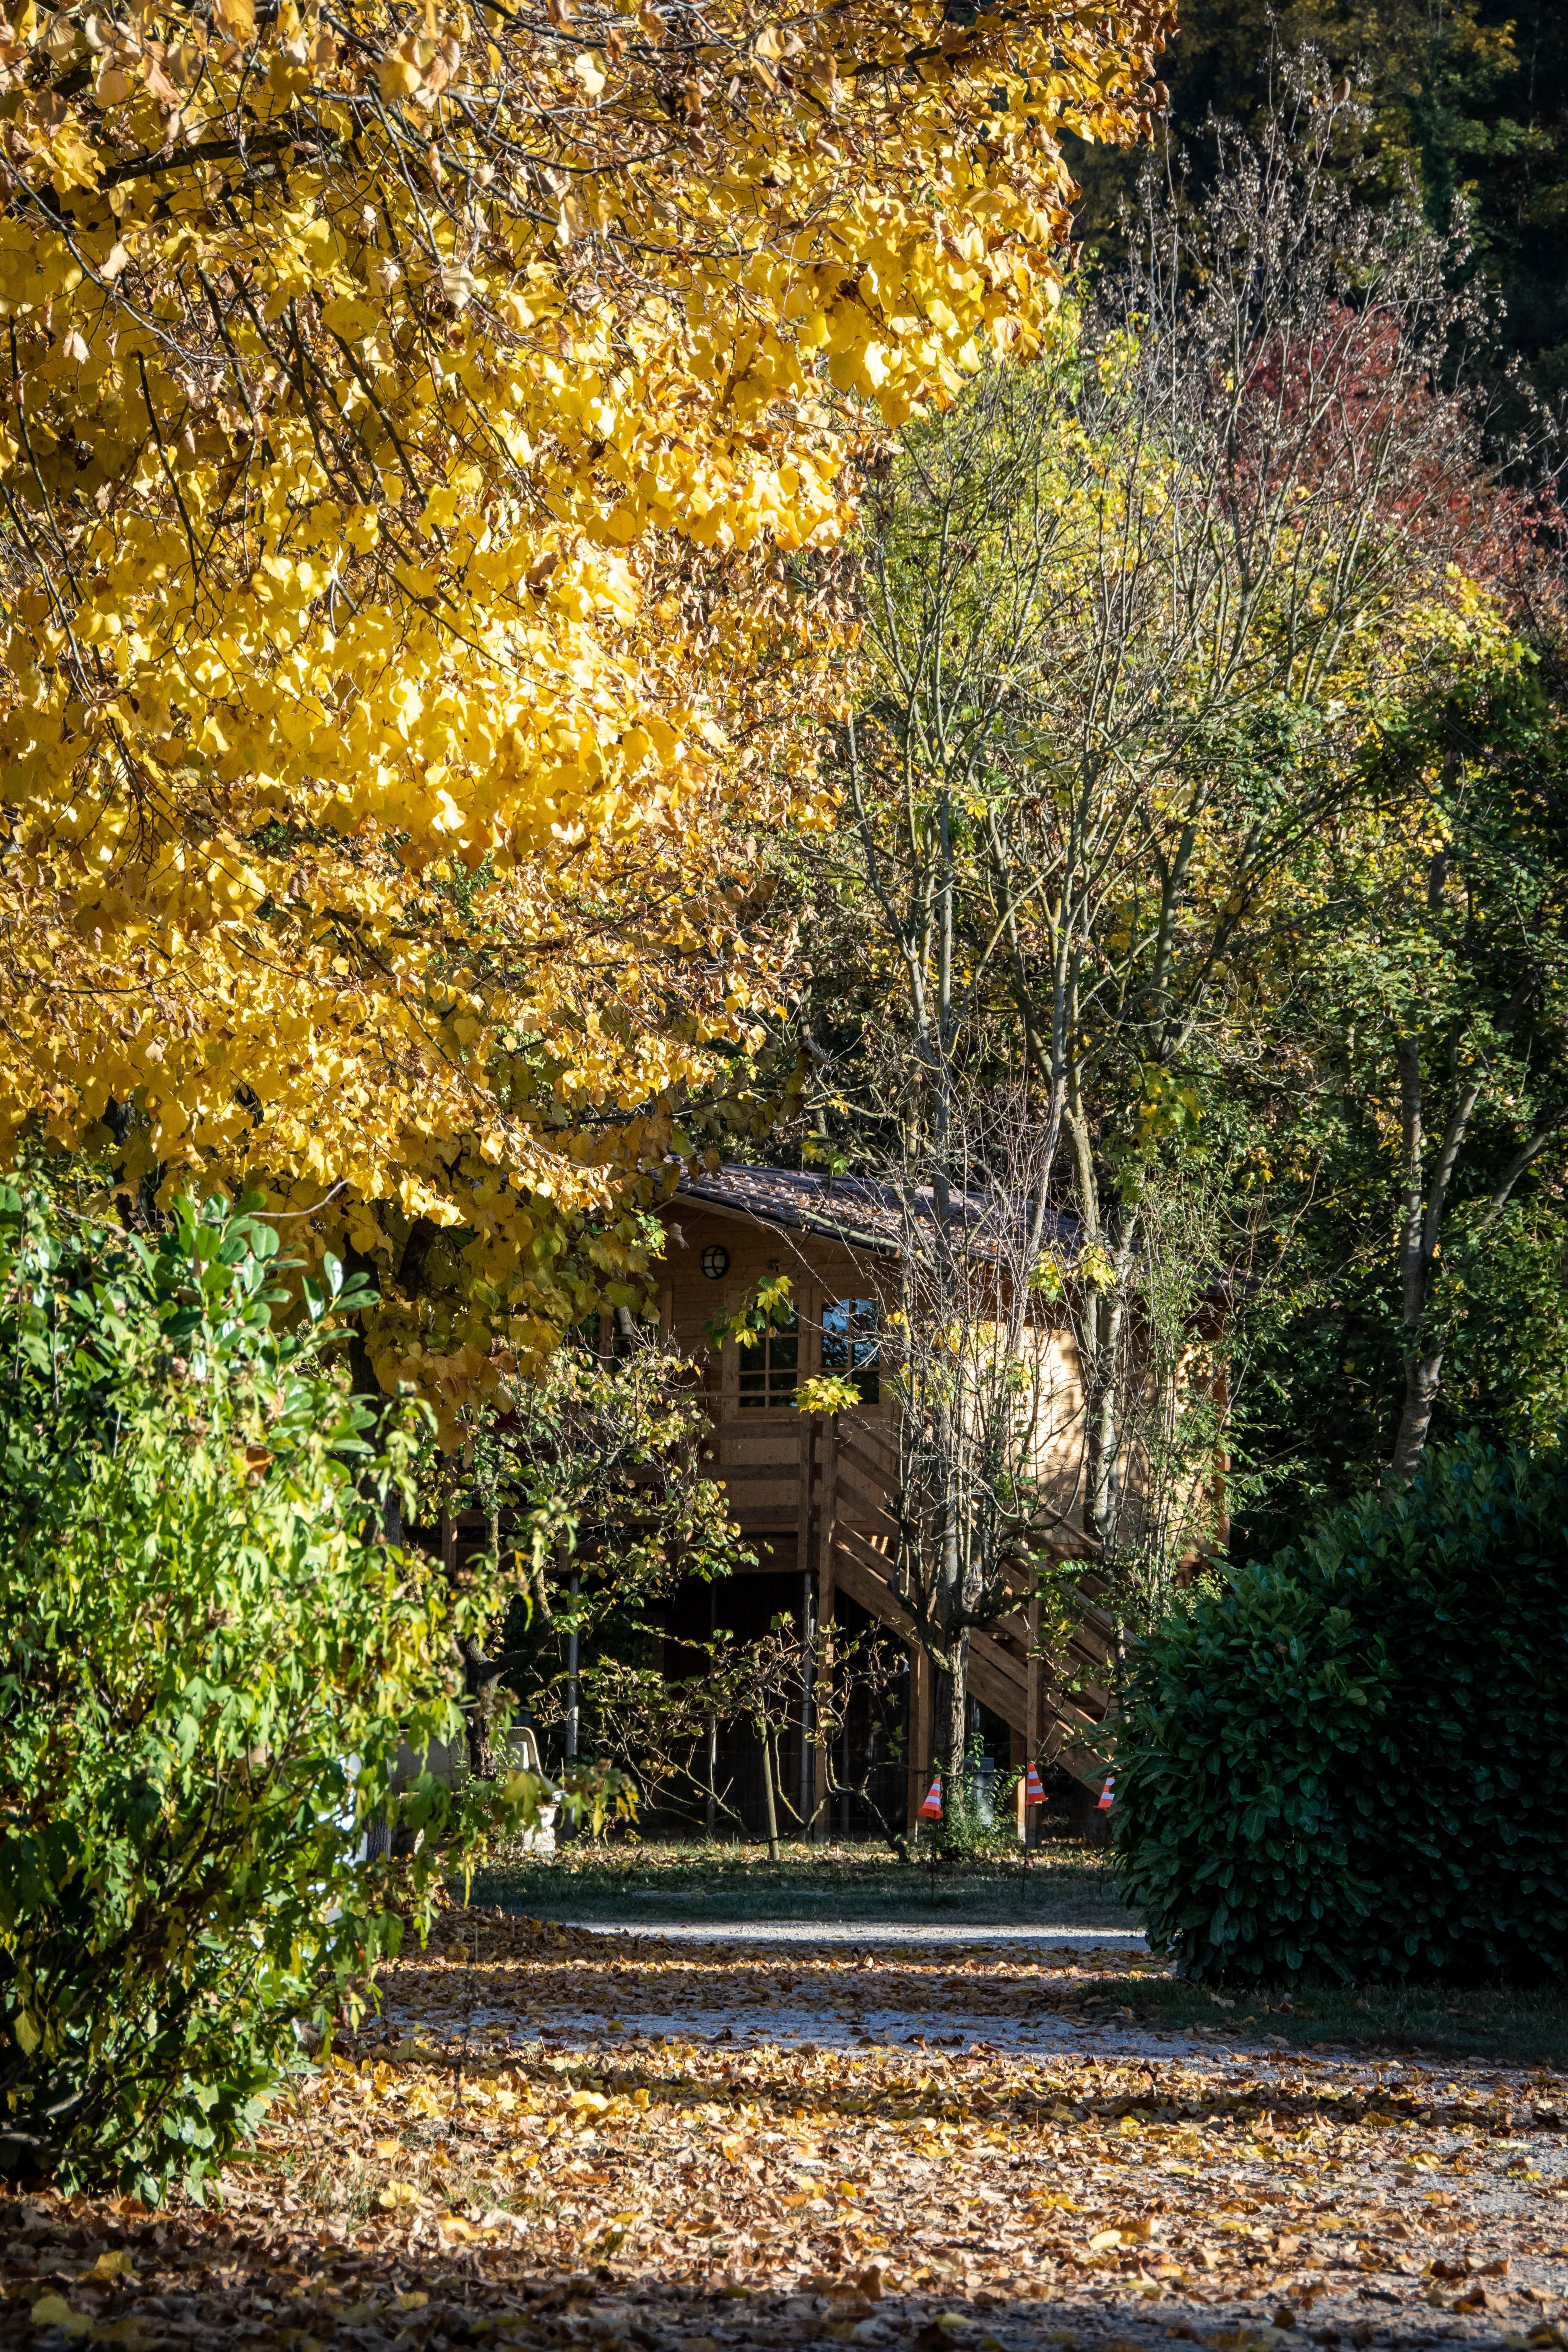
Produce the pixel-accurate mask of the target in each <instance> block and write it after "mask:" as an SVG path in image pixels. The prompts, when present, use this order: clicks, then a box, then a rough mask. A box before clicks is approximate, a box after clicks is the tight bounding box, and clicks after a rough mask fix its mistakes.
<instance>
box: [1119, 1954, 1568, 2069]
mask: <svg viewBox="0 0 1568 2352" xmlns="http://www.w3.org/2000/svg"><path fill="white" fill-rule="evenodd" d="M1230 2002H1231V1996H1230V1995H1229V1994H1228V1993H1227V1994H1225V1995H1223V1996H1221V1997H1218V1998H1216V1996H1215V1994H1214V1993H1212V1992H1210V1991H1209V1990H1207V1989H1206V1987H1205V1986H1202V1985H1188V1984H1184V1983H1182V1982H1181V1981H1180V1979H1177V1978H1174V1977H1168V1976H1158V1977H1142V1978H1128V1977H1124V1976H1120V1975H1119V1976H1116V1977H1114V1978H1105V1979H1100V1981H1099V1982H1098V1983H1097V1984H1093V1985H1090V1986H1089V1987H1088V1988H1087V1989H1086V1992H1085V1998H1084V2002H1083V2007H1084V2009H1085V2011H1095V2012H1098V2014H1100V2016H1102V2017H1103V2016H1106V2015H1107V2014H1108V2013H1109V2015H1110V2018H1111V2020H1112V2021H1114V2022H1117V2023H1121V2024H1124V2025H1125V2024H1127V2023H1129V2022H1135V2023H1136V2024H1138V2025H1143V2026H1163V2027H1166V2028H1168V2029H1171V2030H1173V2031H1175V2032H1194V2031H1196V2030H1197V2029H1198V2028H1200V2027H1202V2028H1205V2029H1208V2030H1210V2031H1211V2032H1214V2033H1215V2035H1216V2037H1217V2045H1218V2046H1222V2047H1223V2046H1225V2045H1226V2044H1235V2045H1236V2046H1237V2047H1239V2048H1243V2049H1247V2050H1255V2049H1257V2048H1258V2045H1259V2043H1260V2042H1270V2041H1273V2040H1276V2039H1278V2040H1279V2041H1280V2042H1284V2043H1285V2044H1286V2045H1287V2047H1289V2049H1292V2050H1300V2051H1305V2052H1307V2053H1312V2054H1316V2055H1318V2056H1322V2057H1327V2056H1329V2055H1330V2054H1331V2053H1339V2054H1344V2053H1347V2052H1350V2053H1355V2054H1356V2055H1358V2056H1363V2057H1378V2056H1382V2055H1384V2054H1387V2055H1402V2056H1407V2057H1422V2056H1426V2057H1433V2058H1450V2059H1453V2060H1455V2061H1457V2062H1459V2061H1464V2060H1466V2059H1468V2060H1472V2061H1479V2063H1481V2064H1483V2065H1489V2066H1537V2065H1540V2066H1552V2067H1559V2068H1568V1994H1564V1993H1563V1992H1556V1991H1551V1990H1536V1991H1526V1990H1510V1989H1508V1988H1506V1987H1503V1988H1495V1987H1490V1988H1485V1989H1482V1990H1475V1991H1467V1992H1458V1991H1455V1990H1451V1989H1450V1988H1448V1987H1446V1986H1441V1985H1358V1986H1354V1987H1347V1988H1344V1989H1342V1990H1338V1989H1333V1988H1331V1987H1328V1986H1315V1987H1305V1988H1303V1989H1302V1990H1300V1991H1299V1992H1297V1993H1296V1994H1294V1995H1293V1996H1292V1998H1291V2000H1290V2005H1289V2008H1281V2007H1280V2006H1279V2001H1278V2000H1271V1999H1269V1998H1268V1997H1266V1996H1264V1995H1262V1994H1245V1993H1238V1994H1237V1996H1236V1998H1235V2000H1234V2003H1233V2004H1232V2005H1230V2006H1226V2004H1227V2003H1230Z"/></svg>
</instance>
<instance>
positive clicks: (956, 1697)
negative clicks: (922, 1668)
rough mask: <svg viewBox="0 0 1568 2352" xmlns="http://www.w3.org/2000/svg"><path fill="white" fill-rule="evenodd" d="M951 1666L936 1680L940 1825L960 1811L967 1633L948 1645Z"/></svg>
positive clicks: (963, 1796)
mask: <svg viewBox="0 0 1568 2352" xmlns="http://www.w3.org/2000/svg"><path fill="white" fill-rule="evenodd" d="M948 1655H949V1658H950V1659H951V1661H952V1664H951V1665H948V1666H939V1667H938V1669H937V1676H936V1753H937V1763H938V1766H939V1769H940V1770H941V1772H942V1820H943V1822H944V1824H945V1823H947V1822H952V1821H956V1820H957V1819H958V1817H959V1816H960V1815H961V1814H962V1813H963V1811H964V1810H965V1806H966V1803H967V1798H968V1791H967V1790H966V1788H965V1786H964V1780H963V1768H964V1763H965V1760H966V1758H965V1750H966V1748H967V1747H968V1744H969V1739H968V1727H969V1633H968V1629H967V1628H965V1630H964V1631H963V1633H958V1634H956V1635H955V1636H954V1637H953V1639H952V1642H951V1643H949V1645H948Z"/></svg>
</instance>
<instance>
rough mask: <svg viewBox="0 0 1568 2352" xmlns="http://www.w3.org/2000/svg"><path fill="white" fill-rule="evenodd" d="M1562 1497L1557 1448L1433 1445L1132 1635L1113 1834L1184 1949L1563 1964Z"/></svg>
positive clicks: (1427, 1971)
mask: <svg viewBox="0 0 1568 2352" xmlns="http://www.w3.org/2000/svg"><path fill="white" fill-rule="evenodd" d="M1565 1506H1568V1460H1565V1458H1564V1455H1563V1453H1562V1452H1561V1451H1553V1452H1550V1453H1543V1454H1537V1455H1534V1456H1531V1455H1530V1454H1524V1453H1513V1454H1503V1453H1501V1452H1498V1451H1493V1450H1491V1449H1489V1448H1485V1447H1483V1446H1481V1445H1480V1444H1477V1443H1475V1442H1473V1441H1470V1442H1465V1443H1462V1444H1458V1445H1456V1446H1453V1447H1451V1448H1448V1449H1446V1450H1442V1451H1434V1452H1431V1453H1429V1454H1428V1455H1427V1457H1426V1461H1425V1463H1424V1465H1423V1467H1422V1469H1421V1471H1420V1473H1419V1475H1417V1477H1416V1478H1415V1481H1414V1483H1413V1484H1412V1485H1411V1486H1409V1487H1408V1488H1407V1489H1405V1490H1402V1491H1397V1492H1386V1493H1384V1494H1381V1495H1373V1496H1367V1497H1365V1498H1363V1500H1362V1501H1360V1502H1357V1503H1355V1504H1352V1505H1351V1506H1349V1507H1346V1508H1344V1509H1342V1510H1340V1511H1337V1512H1335V1513H1333V1514H1332V1515H1331V1516H1330V1517H1328V1518H1326V1519H1325V1520H1324V1521H1323V1522H1322V1524H1321V1527H1320V1528H1318V1529H1317V1531H1316V1532H1315V1533H1314V1534H1312V1535H1311V1536H1310V1537H1309V1538H1307V1540H1306V1541H1305V1542H1304V1543H1303V1544H1302V1545H1301V1546H1300V1549H1290V1550H1287V1551H1284V1552H1281V1553H1280V1555H1279V1558H1278V1559H1276V1560H1275V1561H1273V1562H1272V1563H1271V1564H1270V1565H1268V1566H1265V1567H1258V1568H1253V1569H1249V1570H1246V1571H1244V1572H1243V1574H1242V1575H1241V1576H1240V1577H1239V1578H1238V1579H1237V1581H1236V1583H1235V1584H1234V1586H1232V1587H1230V1588H1227V1589H1226V1590H1225V1591H1216V1592H1215V1593H1212V1594H1203V1595H1200V1596H1199V1597H1198V1598H1197V1599H1196V1600H1195V1601H1194V1606H1193V1607H1192V1609H1191V1611H1190V1612H1189V1613H1186V1614H1183V1615H1178V1616H1176V1617H1174V1618H1173V1619H1172V1620H1170V1621H1168V1622H1167V1623H1166V1624H1165V1625H1164V1627H1163V1628H1162V1630H1161V1631H1160V1632H1159V1633H1157V1634H1156V1635H1154V1636H1153V1637H1152V1639H1151V1640H1150V1641H1149V1642H1147V1643H1145V1644H1144V1645H1143V1647H1142V1651H1141V1653H1140V1654H1138V1655H1137V1656H1136V1657H1135V1659H1134V1660H1133V1662H1132V1665H1131V1674H1130V1678H1129V1687H1128V1707H1127V1713H1126V1717H1125V1719H1124V1724H1123V1736H1122V1738H1121V1742H1120V1744H1119V1747H1118V1752H1117V1759H1116V1809H1115V1817H1114V1818H1115V1825H1116V1843H1117V1849H1118V1853H1119V1855H1120V1858H1121V1870H1122V1874H1123V1879H1124V1884H1125V1887H1126V1891H1127V1893H1128V1895H1129V1897H1130V1899H1131V1900H1133V1901H1136V1902H1138V1903H1140V1904H1141V1905H1142V1906H1145V1908H1146V1910H1147V1913H1148V1918H1149V1927H1150V1936H1151V1939H1152V1941H1153V1942H1154V1943H1155V1944H1156V1945H1157V1946H1158V1947H1160V1948H1164V1949H1168V1950H1172V1951H1173V1952H1174V1953H1175V1954H1176V1955H1177V1956H1178V1958H1179V1961H1180V1965H1181V1968H1182V1970H1183V1973H1184V1974H1185V1975H1187V1976H1189V1977H1194V1978H1197V1979H1201V1980H1203V1981H1205V1982H1211V1983H1214V1982H1223V1981H1228V1980H1235V1979H1242V1980H1254V1981H1260V1982H1265V1983H1279V1982H1282V1981H1287V1980H1289V1979H1297V1978H1301V1979H1309V1980H1310V1979H1340V1980H1342V1981H1348V1980H1353V1979H1363V1978H1365V1979H1371V1978H1377V1979H1390V1978H1412V1979H1421V1978H1437V1979H1449V1980H1452V1981H1454V1982H1457V1983H1468V1984H1474V1983H1479V1982H1484V1981H1488V1980H1490V1979H1496V1978H1503V1979H1508V1980H1510V1981H1515V1982H1525V1983H1533V1982H1542V1981H1546V1980H1552V1979H1557V1980H1560V1979H1562V1978H1563V1976H1564V1975H1565V1974H1568V1869H1565V1868H1564V1862H1563V1834H1562V1822H1563V1806H1564V1802H1565V1801H1568V1577H1565V1575H1564V1567H1565V1559H1564V1552H1565V1548H1568V1545H1565V1536H1564V1517H1565Z"/></svg>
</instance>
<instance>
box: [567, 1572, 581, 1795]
mask: <svg viewBox="0 0 1568 2352" xmlns="http://www.w3.org/2000/svg"><path fill="white" fill-rule="evenodd" d="M582 1589H583V1580H582V1578H581V1576H579V1574H578V1573H577V1570H575V1569H574V1570H573V1571H572V1587H571V1590H572V1631H571V1632H570V1633H568V1634H567V1636H566V1761H567V1762H568V1764H570V1763H573V1762H574V1760H575V1759H576V1754H577V1595H578V1593H579V1592H580V1591H582Z"/></svg>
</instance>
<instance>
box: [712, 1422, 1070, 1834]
mask: <svg viewBox="0 0 1568 2352" xmlns="http://www.w3.org/2000/svg"><path fill="white" fill-rule="evenodd" d="M762 1434H764V1433H762V1430H757V1428H748V1425H745V1423H742V1421H724V1423H721V1425H720V1428H715V1440H717V1449H715V1454H717V1458H715V1456H710V1458H715V1473H712V1475H717V1477H720V1479H724V1484H726V1486H729V1489H731V1496H733V1503H736V1507H738V1519H741V1527H742V1528H754V1531H757V1534H762V1531H764V1528H769V1527H771V1528H775V1531H778V1534H785V1527H787V1524H790V1522H793V1524H795V1557H797V1561H799V1567H802V1571H806V1573H811V1571H814V1573H816V1588H818V1622H820V1625H830V1622H832V1613H835V1595H839V1592H844V1595H847V1597H848V1600H853V1601H858V1604H860V1609H865V1612H868V1616H872V1618H875V1621H877V1622H881V1625H889V1628H891V1630H893V1633H898V1634H900V1637H902V1639H905V1642H910V1665H912V1675H914V1691H912V1722H910V1821H912V1818H914V1813H917V1809H920V1800H921V1797H924V1792H926V1769H929V1759H931V1700H933V1689H931V1679H933V1677H931V1665H929V1661H926V1654H924V1651H921V1649H920V1646H917V1642H914V1621H912V1616H910V1612H908V1606H905V1604H902V1600H900V1597H898V1590H896V1557H898V1527H896V1522H893V1517H891V1512H889V1496H891V1494H893V1489H896V1479H898V1463H896V1458H893V1454H891V1444H889V1440H886V1437H884V1434H881V1433H879V1430H875V1428H869V1425H868V1423H865V1421H847V1418H844V1421H842V1418H837V1416H835V1418H827V1421H826V1418H820V1416H816V1418H811V1416H804V1413H802V1416H799V1418H797V1433H793V1434H795V1437H797V1449H799V1451H797V1458H795V1461H790V1458H785V1449H783V1446H775V1449H773V1446H769V1449H766V1451H769V1454H771V1456H773V1458H771V1461H757V1458H750V1461H745V1458H733V1456H736V1454H741V1451H742V1449H745V1451H750V1454H752V1456H754V1446H757V1442H759V1440H762ZM790 1451H795V1449H790ZM1084 1550H1089V1548H1084ZM1058 1555H1060V1557H1081V1552H1074V1550H1072V1548H1069V1545H1068V1543H1063V1545H1058ZM1102 1590H1105V1588H1102V1583H1100V1578H1098V1576H1096V1573H1093V1569H1090V1567H1089V1561H1086V1569H1084V1576H1081V1578H1079V1597H1081V1609H1079V1613H1077V1621H1074V1628H1072V1634H1069V1637H1068V1644H1065V1646H1063V1651H1060V1654H1056V1656H1041V1649H1039V1604H1037V1601H1030V1600H1027V1597H1025V1595H1023V1592H1020V1597H1018V1606H1016V1609H1013V1612H1011V1616H1006V1618H1002V1621H999V1622H996V1625H992V1628H985V1630H978V1628H975V1630H973V1633H971V1634H969V1689H971V1694H973V1696H975V1698H978V1700H980V1703H983V1706H987V1707H990V1710H992V1712H994V1715H999V1717H1002V1722H1004V1724H1006V1727H1008V1731H1011V1734H1013V1761H1030V1764H1041V1767H1044V1764H1060V1767H1063V1769H1065V1771H1069V1773H1072V1776H1074V1778H1077V1780H1081V1783H1084V1785H1089V1788H1093V1790H1096V1794H1098V1790H1100V1788H1102V1785H1105V1759H1102V1755H1100V1752H1098V1748H1090V1745H1089V1736H1090V1734H1096V1731H1098V1727H1100V1724H1102V1722H1105V1717H1107V1712H1110V1663H1112V1658H1114V1625H1112V1621H1110V1616H1107V1613H1105V1612H1102V1609H1100V1606H1098V1597H1100V1592H1102Z"/></svg>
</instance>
